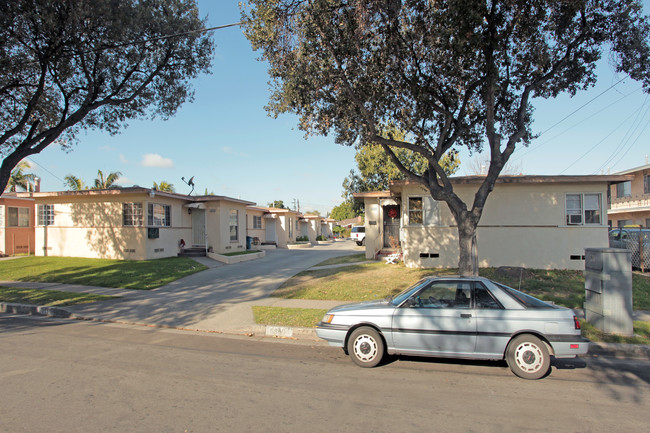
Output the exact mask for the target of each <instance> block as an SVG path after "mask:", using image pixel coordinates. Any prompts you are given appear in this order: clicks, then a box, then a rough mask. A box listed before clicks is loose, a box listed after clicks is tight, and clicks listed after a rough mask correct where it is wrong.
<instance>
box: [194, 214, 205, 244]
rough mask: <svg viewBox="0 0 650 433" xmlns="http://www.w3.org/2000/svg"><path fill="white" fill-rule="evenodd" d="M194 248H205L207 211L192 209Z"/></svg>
mask: <svg viewBox="0 0 650 433" xmlns="http://www.w3.org/2000/svg"><path fill="white" fill-rule="evenodd" d="M192 246H195V247H204V246H205V210H204V209H192Z"/></svg>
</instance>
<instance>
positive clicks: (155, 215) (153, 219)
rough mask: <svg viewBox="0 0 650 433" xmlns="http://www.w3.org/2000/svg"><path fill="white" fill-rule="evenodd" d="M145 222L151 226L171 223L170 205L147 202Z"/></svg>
mask: <svg viewBox="0 0 650 433" xmlns="http://www.w3.org/2000/svg"><path fill="white" fill-rule="evenodd" d="M147 224H148V225H149V226H151V227H170V226H171V225H172V215H171V206H170V205H168V204H158V203H149V215H148V216H147Z"/></svg>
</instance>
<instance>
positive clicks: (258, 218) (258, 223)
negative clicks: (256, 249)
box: [253, 215, 262, 229]
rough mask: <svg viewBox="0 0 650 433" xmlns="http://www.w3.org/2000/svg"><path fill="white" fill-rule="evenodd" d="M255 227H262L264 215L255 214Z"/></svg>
mask: <svg viewBox="0 0 650 433" xmlns="http://www.w3.org/2000/svg"><path fill="white" fill-rule="evenodd" d="M253 228H254V229H261V228H262V217H261V216H257V215H253Z"/></svg>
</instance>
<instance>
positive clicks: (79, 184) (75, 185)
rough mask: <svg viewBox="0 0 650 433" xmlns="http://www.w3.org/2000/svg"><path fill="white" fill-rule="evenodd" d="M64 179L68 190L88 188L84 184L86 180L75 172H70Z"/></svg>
mask: <svg viewBox="0 0 650 433" xmlns="http://www.w3.org/2000/svg"><path fill="white" fill-rule="evenodd" d="M63 179H64V180H65V184H64V185H65V186H67V187H68V190H70V191H81V190H84V189H88V187H87V186H85V185H84V181H83V180H81V179H79V178H78V177H77V176H75V175H73V174H69V175H67V176H66V177H64V178H63Z"/></svg>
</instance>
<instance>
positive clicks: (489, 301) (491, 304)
mask: <svg viewBox="0 0 650 433" xmlns="http://www.w3.org/2000/svg"><path fill="white" fill-rule="evenodd" d="M474 303H475V305H476V307H475V308H477V309H483V310H502V309H503V306H502V305H501V304H500V303H499V301H497V300H496V299H494V297H493V296H492V294H491V293H490V291H489V290H488V289H486V288H485V286H483V285H482V284H477V285H476V287H474Z"/></svg>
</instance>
